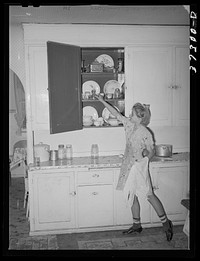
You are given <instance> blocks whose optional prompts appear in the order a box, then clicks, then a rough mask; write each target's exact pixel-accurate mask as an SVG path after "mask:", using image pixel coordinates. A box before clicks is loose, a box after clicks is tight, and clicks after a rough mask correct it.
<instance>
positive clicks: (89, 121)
mask: <svg viewBox="0 0 200 261" xmlns="http://www.w3.org/2000/svg"><path fill="white" fill-rule="evenodd" d="M92 124H93V118H92V116H88V115H84V116H83V126H91V125H92Z"/></svg>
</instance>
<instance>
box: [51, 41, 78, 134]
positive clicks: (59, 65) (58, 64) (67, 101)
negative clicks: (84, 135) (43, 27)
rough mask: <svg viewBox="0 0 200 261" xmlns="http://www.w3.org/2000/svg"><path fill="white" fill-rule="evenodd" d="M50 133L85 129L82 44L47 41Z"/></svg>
mask: <svg viewBox="0 0 200 261" xmlns="http://www.w3.org/2000/svg"><path fill="white" fill-rule="evenodd" d="M47 58H48V85H49V86H48V89H49V118H50V133H51V134H53V133H60V132H66V131H72V130H79V129H82V128H83V127H82V126H83V125H82V104H81V68H80V67H81V66H80V64H81V53H80V47H79V46H73V45H67V44H61V43H55V42H47Z"/></svg>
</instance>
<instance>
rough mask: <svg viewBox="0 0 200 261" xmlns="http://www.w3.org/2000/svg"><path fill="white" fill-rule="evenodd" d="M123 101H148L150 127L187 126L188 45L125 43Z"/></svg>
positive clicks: (132, 102) (146, 102) (130, 102)
mask: <svg viewBox="0 0 200 261" xmlns="http://www.w3.org/2000/svg"><path fill="white" fill-rule="evenodd" d="M126 52H127V57H128V59H127V74H128V77H127V82H126V84H127V86H129V88H128V89H127V97H128V99H127V103H128V104H129V105H130V107H129V110H130V109H131V106H132V104H134V103H135V102H141V103H145V104H150V108H151V112H152V119H151V125H153V126H170V125H171V126H172V125H173V126H174V125H187V124H188V119H189V117H188V114H189V56H188V55H189V48H188V47H176V46H171V45H170V46H164V47H163V46H153V47H152V45H151V46H145V47H139V46H129V47H127V49H126Z"/></svg>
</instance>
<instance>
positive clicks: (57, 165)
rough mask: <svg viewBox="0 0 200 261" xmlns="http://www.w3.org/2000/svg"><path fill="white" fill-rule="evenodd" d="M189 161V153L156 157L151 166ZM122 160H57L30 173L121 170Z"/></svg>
mask: <svg viewBox="0 0 200 261" xmlns="http://www.w3.org/2000/svg"><path fill="white" fill-rule="evenodd" d="M184 161H186V162H187V161H189V152H183V153H177V154H173V156H172V157H171V158H163V157H156V156H154V157H153V159H152V161H151V164H161V163H162V164H168V163H169V162H171V163H173V162H176V163H177V162H184ZM121 164H122V158H121V157H119V155H114V156H100V157H99V158H98V159H91V157H74V158H73V159H72V160H67V159H63V160H56V161H45V162H41V163H40V164H39V165H36V164H30V165H29V171H33V170H43V169H64V168H67V169H68V168H120V167H121Z"/></svg>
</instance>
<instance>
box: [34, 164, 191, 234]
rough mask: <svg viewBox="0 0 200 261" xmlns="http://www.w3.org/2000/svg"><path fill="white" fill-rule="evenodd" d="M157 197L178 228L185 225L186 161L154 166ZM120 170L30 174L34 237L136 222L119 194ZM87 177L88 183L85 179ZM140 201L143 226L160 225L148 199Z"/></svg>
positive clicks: (83, 169)
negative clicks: (182, 202) (183, 203)
mask: <svg viewBox="0 0 200 261" xmlns="http://www.w3.org/2000/svg"><path fill="white" fill-rule="evenodd" d="M150 173H151V177H152V182H153V186H154V188H155V193H156V195H157V196H158V197H159V199H160V200H161V202H162V203H163V205H164V208H165V210H166V213H167V215H168V217H169V219H171V220H172V221H173V222H174V224H184V222H185V218H186V214H187V213H186V210H185V208H184V207H183V206H182V205H181V200H182V199H183V198H188V197H189V170H188V163H187V162H185V163H184V162H183V163H181V162H179V163H167V165H166V163H165V164H162V163H160V164H153V163H152V168H151V172H150ZM98 175H99V176H98ZM118 176H119V168H110V169H109V170H108V169H106V168H105V169H96V170H89V169H87V168H82V169H79V168H74V169H73V171H69V170H66V169H59V170H57V169H55V170H53V169H51V170H34V171H29V202H30V234H31V235H34V234H38V235H40V234H48V233H51V234H56V233H71V232H83V231H84V232H86V231H103V230H114V229H123V228H125V227H128V226H130V225H131V224H132V223H133V220H132V214H131V209H130V206H127V204H126V202H125V200H124V196H123V192H122V191H117V190H116V184H117V180H118ZM84 178H85V179H84ZM138 197H139V202H140V207H141V222H142V226H143V227H150V226H161V222H160V220H159V218H158V217H157V214H156V212H155V210H154V209H153V208H152V206H151V205H150V203H149V202H148V201H147V199H146V198H145V196H143V197H141V196H140V195H138Z"/></svg>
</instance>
